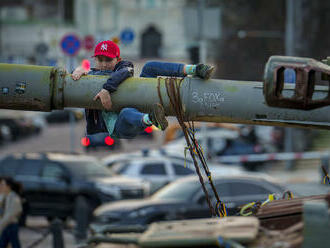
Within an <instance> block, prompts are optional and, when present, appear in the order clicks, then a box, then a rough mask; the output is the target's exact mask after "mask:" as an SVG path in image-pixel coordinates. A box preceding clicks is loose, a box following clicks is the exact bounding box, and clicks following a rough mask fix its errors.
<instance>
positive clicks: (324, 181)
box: [321, 165, 330, 184]
mask: <svg viewBox="0 0 330 248" xmlns="http://www.w3.org/2000/svg"><path fill="white" fill-rule="evenodd" d="M321 168H322V171H323V173H324V178H323V184H326V181H327V182H328V184H330V178H329V175H328V172H327V170H326V169H325V168H324V166H323V165H321Z"/></svg>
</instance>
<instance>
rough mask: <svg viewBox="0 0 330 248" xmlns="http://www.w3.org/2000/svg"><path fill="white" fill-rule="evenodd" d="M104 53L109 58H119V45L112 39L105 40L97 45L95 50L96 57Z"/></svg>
mask: <svg viewBox="0 0 330 248" xmlns="http://www.w3.org/2000/svg"><path fill="white" fill-rule="evenodd" d="M98 55H103V56H106V57H109V58H117V57H118V58H119V56H120V49H119V46H118V45H117V44H116V43H114V42H113V41H111V40H105V41H102V42H100V43H99V44H97V45H96V47H95V50H94V57H95V56H98Z"/></svg>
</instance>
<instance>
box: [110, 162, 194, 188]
mask: <svg viewBox="0 0 330 248" xmlns="http://www.w3.org/2000/svg"><path fill="white" fill-rule="evenodd" d="M188 164H189V162H187V166H186V167H184V161H183V160H176V159H170V158H166V157H133V158H132V159H128V160H123V161H121V162H117V163H116V164H115V165H113V166H112V167H111V170H112V172H114V173H115V174H119V175H123V176H126V177H133V178H140V179H143V180H145V181H148V182H149V183H150V191H151V192H150V193H153V192H155V191H156V190H158V189H159V188H161V187H163V186H164V185H166V184H168V183H169V182H172V181H174V180H176V179H177V178H180V177H183V176H187V175H192V174H194V173H195V170H194V168H192V166H191V165H189V166H188Z"/></svg>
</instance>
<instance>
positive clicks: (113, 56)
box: [92, 53, 116, 59]
mask: <svg viewBox="0 0 330 248" xmlns="http://www.w3.org/2000/svg"><path fill="white" fill-rule="evenodd" d="M96 56H105V57H108V58H112V59H113V58H116V56H115V55H109V54H106V53H97V54H94V55H93V56H92V57H96Z"/></svg>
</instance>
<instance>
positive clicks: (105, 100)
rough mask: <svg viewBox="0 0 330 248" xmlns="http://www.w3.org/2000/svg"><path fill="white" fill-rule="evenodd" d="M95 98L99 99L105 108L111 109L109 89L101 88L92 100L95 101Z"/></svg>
mask: <svg viewBox="0 0 330 248" xmlns="http://www.w3.org/2000/svg"><path fill="white" fill-rule="evenodd" d="M97 99H100V100H101V103H102V105H103V107H104V108H105V109H106V110H110V109H111V107H112V102H111V97H110V93H109V91H107V90H105V89H102V90H101V91H100V92H99V93H97V95H96V96H95V97H94V99H93V100H94V101H96V100H97Z"/></svg>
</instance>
